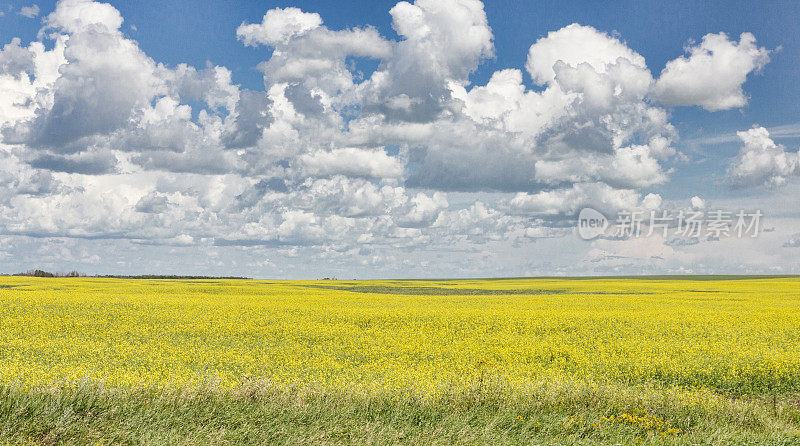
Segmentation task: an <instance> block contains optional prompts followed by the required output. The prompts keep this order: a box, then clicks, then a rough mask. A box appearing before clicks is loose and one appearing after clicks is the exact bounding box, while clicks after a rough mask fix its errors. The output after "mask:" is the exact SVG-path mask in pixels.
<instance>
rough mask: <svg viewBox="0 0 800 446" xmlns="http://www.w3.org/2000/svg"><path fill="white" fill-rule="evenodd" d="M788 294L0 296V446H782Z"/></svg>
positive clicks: (789, 394)
mask: <svg viewBox="0 0 800 446" xmlns="http://www.w3.org/2000/svg"><path fill="white" fill-rule="evenodd" d="M798 429H800V279H798V278H793V277H740V276H718V277H657V276H656V277H646V278H633V277H626V278H572V279H554V278H534V279H525V278H519V279H492V280H477V279H476V280H425V281H412V280H382V281H330V280H323V281H257V280H143V279H140V280H136V279H99V278H96V279H95V278H68V279H53V278H49V279H44V278H41V279H39V278H28V277H3V278H0V442H4V441H7V442H9V443H11V444H18V443H32V444H41V443H46V444H76V443H77V444H83V443H92V444H111V443H113V444H119V443H124V444H167V443H168V444H196V443H214V444H220V443H227V444H248V443H249V444H252V443H255V444H264V443H269V444H276V443H277V444H298V443H314V444H342V443H345V444H347V443H359V444H387V443H392V444H406V443H417V444H419V443H421V444H475V443H479V444H774V445H789V444H800V432H798Z"/></svg>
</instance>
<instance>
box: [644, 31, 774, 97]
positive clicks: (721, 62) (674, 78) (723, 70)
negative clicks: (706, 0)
mask: <svg viewBox="0 0 800 446" xmlns="http://www.w3.org/2000/svg"><path fill="white" fill-rule="evenodd" d="M687 52H688V53H689V56H688V57H681V58H678V59H675V60H672V61H670V62H667V66H666V67H665V68H664V70H663V71H662V72H661V76H660V77H659V78H658V81H657V82H656V85H655V92H654V94H655V97H656V98H657V99H658V100H659V101H661V102H662V103H663V104H667V105H698V106H700V107H703V108H704V109H706V110H709V111H717V110H727V109H731V108H737V107H742V106H744V105H746V104H747V96H746V95H745V94H744V91H742V85H743V84H744V82H745V81H746V80H747V75H749V74H750V73H751V72H753V71H758V70H761V69H762V68H763V67H764V66H765V65H766V64H767V63H768V62H769V53H770V52H769V50H767V49H766V48H763V47H758V46H757V45H756V38H755V37H754V36H753V35H752V34H751V33H742V35H741V36H739V42H736V41H735V40H733V41H731V40H728V36H727V35H726V34H725V33H719V34H706V35H705V36H703V40H702V42H700V44H699V45H696V46H691V47H688V48H687Z"/></svg>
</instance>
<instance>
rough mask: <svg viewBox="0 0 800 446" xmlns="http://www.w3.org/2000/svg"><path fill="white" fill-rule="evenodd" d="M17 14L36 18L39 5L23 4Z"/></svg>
mask: <svg viewBox="0 0 800 446" xmlns="http://www.w3.org/2000/svg"><path fill="white" fill-rule="evenodd" d="M19 15H21V16H23V17H27V18H29V19H33V18H36V17H37V16H38V15H39V5H31V6H23V7H22V8H20V9H19Z"/></svg>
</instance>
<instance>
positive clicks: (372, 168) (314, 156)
mask: <svg viewBox="0 0 800 446" xmlns="http://www.w3.org/2000/svg"><path fill="white" fill-rule="evenodd" d="M300 162H301V163H302V165H303V167H304V168H305V170H306V173H307V174H309V175H312V176H330V175H346V176H353V177H367V178H398V177H400V176H401V175H402V174H403V165H402V164H401V163H400V160H398V159H397V158H396V157H393V156H389V155H387V154H386V152H384V151H382V150H364V149H358V148H353V147H345V148H341V149H334V150H332V151H330V152H314V153H310V154H306V155H303V156H301V157H300Z"/></svg>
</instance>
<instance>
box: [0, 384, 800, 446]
mask: <svg viewBox="0 0 800 446" xmlns="http://www.w3.org/2000/svg"><path fill="white" fill-rule="evenodd" d="M797 397H798V396H797V395H783V396H782V397H780V398H778V399H777V402H776V404H775V405H774V406H773V402H772V400H770V401H764V400H758V399H733V398H729V397H725V396H723V395H720V394H718V393H715V392H713V391H710V390H705V389H694V390H686V389H677V388H658V387H649V386H627V385H622V384H604V385H602V386H597V385H592V384H587V383H581V382H558V383H556V382H546V381H543V382H540V383H537V384H532V385H531V386H529V387H526V388H512V387H508V386H506V385H503V384H502V383H488V384H487V383H484V384H483V385H480V386H475V387H473V388H471V389H466V390H460V391H449V390H448V389H442V391H440V392H437V393H436V394H434V395H418V394H414V393H413V392H408V393H406V394H399V393H397V392H391V393H390V392H386V393H381V392H371V393H358V392H336V391H330V390H315V389H314V387H313V386H304V387H278V386H275V385H272V384H270V383H268V382H263V383H249V384H247V385H243V386H241V387H240V388H238V389H235V390H220V389H216V388H214V387H213V385H209V386H205V387H202V388H196V389H177V388H176V389H172V390H170V389H147V388H141V389H126V390H122V389H114V388H105V387H103V386H101V385H98V384H96V383H91V382H85V383H73V384H68V385H61V386H58V387H54V388H49V389H22V388H14V387H8V386H7V387H2V388H0V438H2V439H3V440H5V441H6V442H8V443H10V444H197V443H201V444H206V443H212V444H311V443H313V444H351V443H356V444H398V443H402V444H564V445H584V444H585V445H588V444H642V445H661V444H709V445H711V444H748V445H794V444H800V433H799V432H798V431H797V429H798V427H800V407H798V405H797V400H798V398H797Z"/></svg>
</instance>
